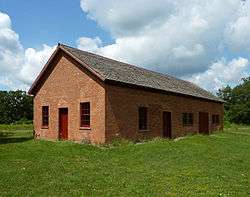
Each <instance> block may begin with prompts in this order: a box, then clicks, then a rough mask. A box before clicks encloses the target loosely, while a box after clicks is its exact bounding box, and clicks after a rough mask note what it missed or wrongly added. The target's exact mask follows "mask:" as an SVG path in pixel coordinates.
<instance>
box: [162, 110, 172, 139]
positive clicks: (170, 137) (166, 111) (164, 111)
mask: <svg viewBox="0 0 250 197" xmlns="http://www.w3.org/2000/svg"><path fill="white" fill-rule="evenodd" d="M164 113H170V136H165V135H164V134H165V133H164ZM172 128H173V127H172V111H169V110H163V111H162V137H163V138H169V139H172Z"/></svg>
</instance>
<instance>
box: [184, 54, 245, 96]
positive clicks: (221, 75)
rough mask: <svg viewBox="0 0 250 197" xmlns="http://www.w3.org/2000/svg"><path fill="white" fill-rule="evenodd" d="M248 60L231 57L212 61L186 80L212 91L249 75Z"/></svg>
mask: <svg viewBox="0 0 250 197" xmlns="http://www.w3.org/2000/svg"><path fill="white" fill-rule="evenodd" d="M248 66H249V61H248V60H247V59H245V58H238V59H232V60H231V61H229V62H228V61H226V60H225V59H221V60H220V61H217V62H215V63H213V64H212V65H211V66H210V67H209V69H208V70H207V71H205V72H203V73H200V74H194V75H193V76H191V77H190V78H187V79H188V80H190V81H192V82H194V83H196V84H198V85H200V86H202V87H204V88H206V89H208V90H211V91H213V92H216V90H218V89H220V88H221V87H225V86H226V85H235V84H237V83H239V82H240V80H241V78H243V77H247V76H248V75H249V73H248V70H247V68H248Z"/></svg>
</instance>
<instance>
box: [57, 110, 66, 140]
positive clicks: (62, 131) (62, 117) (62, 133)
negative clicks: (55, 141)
mask: <svg viewBox="0 0 250 197" xmlns="http://www.w3.org/2000/svg"><path fill="white" fill-rule="evenodd" d="M59 139H63V140H67V139H68V108H60V109H59Z"/></svg>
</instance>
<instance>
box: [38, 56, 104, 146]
mask: <svg viewBox="0 0 250 197" xmlns="http://www.w3.org/2000/svg"><path fill="white" fill-rule="evenodd" d="M55 58H57V61H55V62H53V65H51V66H53V67H54V69H53V70H52V72H51V74H47V75H48V76H46V78H47V79H46V80H45V81H44V84H42V86H41V88H40V90H39V91H38V92H37V94H36V95H35V97H34V129H35V134H36V137H37V138H41V139H52V140H56V139H58V135H59V133H58V132H59V125H58V124H59V123H58V122H59V121H58V120H59V108H64V107H67V108H68V118H69V119H68V139H69V140H74V141H89V142H91V143H103V142H104V141H105V136H104V134H105V132H104V130H105V117H104V116H105V90H104V85H103V84H102V82H100V81H99V80H98V79H97V78H96V77H95V76H93V75H92V74H91V73H89V72H88V71H87V70H86V69H85V70H84V69H82V68H81V66H80V65H79V64H78V63H77V62H76V61H75V60H73V59H72V58H71V57H69V56H68V55H67V54H65V53H63V52H60V53H58V54H57V57H55ZM81 102H90V105H91V106H90V108H91V111H90V114H91V123H90V124H91V129H90V130H88V129H80V103H81ZM42 106H49V128H48V129H43V128H42V125H41V124H42Z"/></svg>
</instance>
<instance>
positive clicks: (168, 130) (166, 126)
mask: <svg viewBox="0 0 250 197" xmlns="http://www.w3.org/2000/svg"><path fill="white" fill-rule="evenodd" d="M163 137H166V138H171V137H172V120H171V112H167V111H164V112H163Z"/></svg>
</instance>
